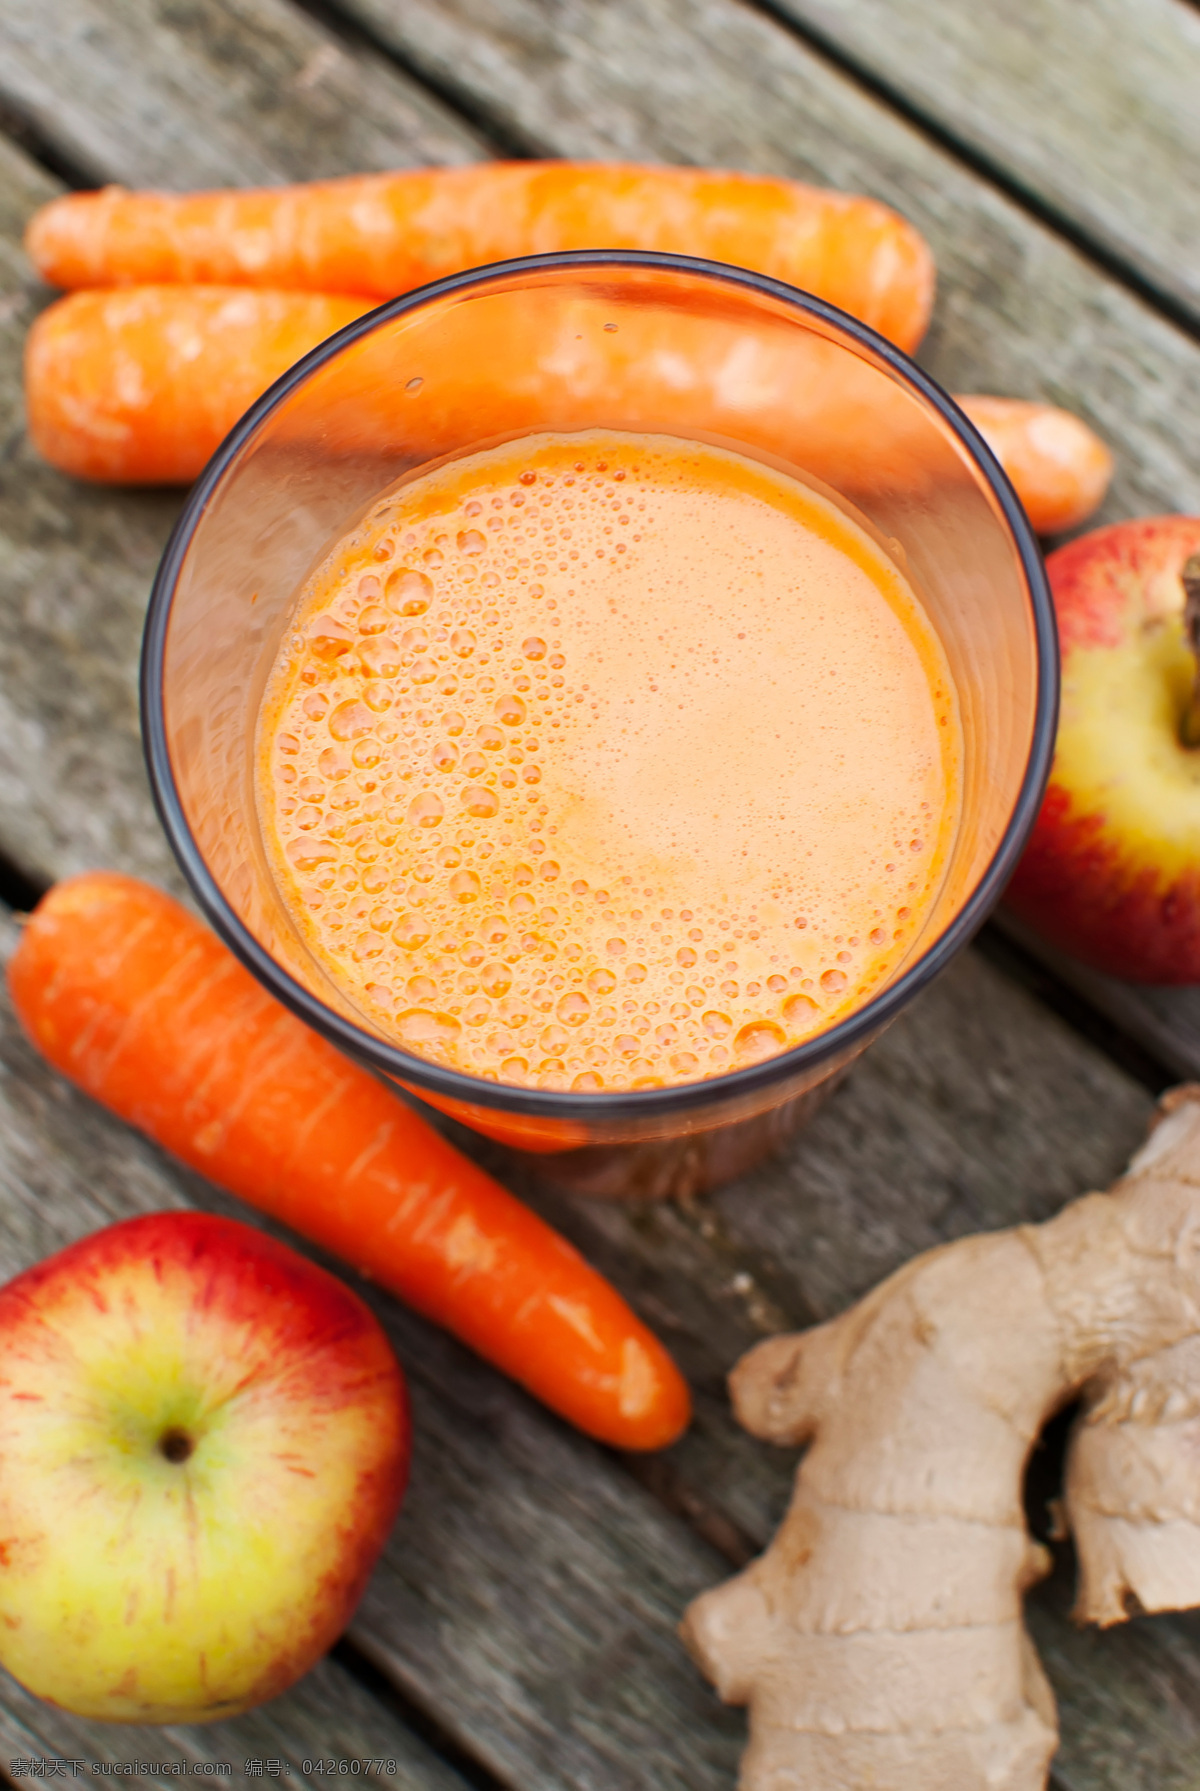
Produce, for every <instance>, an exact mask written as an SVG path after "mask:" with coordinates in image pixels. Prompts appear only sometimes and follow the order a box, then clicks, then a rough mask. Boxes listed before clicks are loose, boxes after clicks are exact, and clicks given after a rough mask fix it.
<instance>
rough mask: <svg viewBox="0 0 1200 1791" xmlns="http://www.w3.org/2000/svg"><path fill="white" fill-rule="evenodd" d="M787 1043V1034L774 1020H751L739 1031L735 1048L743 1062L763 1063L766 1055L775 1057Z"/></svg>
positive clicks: (734, 1042)
mask: <svg viewBox="0 0 1200 1791" xmlns="http://www.w3.org/2000/svg"><path fill="white" fill-rule="evenodd" d="M786 1044H787V1037H786V1035H785V1034H784V1032H783V1030H782V1028H781V1027H778V1026H776V1025H775V1023H774V1021H773V1020H751V1021H750V1023H749V1025H747V1026H743V1027H741V1028H740V1030H739V1031H738V1033H737V1036H736V1037H735V1038H734V1041H733V1048H734V1050H735V1051H736V1052H737V1054H738V1056H739V1057H740V1058H741V1059H742V1061H743V1062H745V1063H761V1062H762V1060H763V1058H764V1057H774V1056H775V1055H776V1054H777V1053H778V1052H780V1051H782V1049H783V1047H784V1046H785V1045H786Z"/></svg>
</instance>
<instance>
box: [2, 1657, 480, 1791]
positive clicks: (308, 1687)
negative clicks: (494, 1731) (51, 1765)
mask: <svg viewBox="0 0 1200 1791" xmlns="http://www.w3.org/2000/svg"><path fill="white" fill-rule="evenodd" d="M0 1757H2V1759H3V1762H4V1763H5V1765H7V1766H8V1768H9V1771H8V1773H6V1775H5V1776H6V1779H7V1778H9V1776H10V1775H11V1771H12V1762H13V1761H15V1760H21V1761H23V1762H26V1771H27V1772H28V1763H29V1762H31V1761H38V1760H43V1761H44V1760H58V1761H60V1762H62V1764H63V1766H64V1767H65V1769H66V1770H65V1774H64V1777H65V1779H66V1780H70V1779H71V1778H72V1777H73V1776H74V1774H73V1772H72V1770H71V1767H70V1762H71V1761H73V1760H82V1761H84V1762H85V1765H84V1767H83V1769H82V1771H81V1773H80V1775H79V1776H80V1777H81V1778H83V1777H84V1776H86V1777H87V1778H88V1779H90V1780H91V1781H92V1783H93V1784H94V1783H95V1778H94V1777H93V1773H92V1768H93V1766H94V1765H102V1764H113V1763H115V1762H118V1761H121V1762H130V1761H150V1762H153V1763H155V1764H162V1763H165V1762H167V1761H179V1762H182V1763H183V1767H184V1771H185V1772H186V1773H189V1774H195V1773H196V1771H197V1770H198V1769H202V1768H203V1766H204V1765H205V1764H209V1765H214V1766H215V1765H217V1764H221V1765H228V1766H232V1768H233V1771H232V1773H231V1774H229V1775H222V1776H221V1777H220V1778H217V1779H216V1780H215V1781H214V1779H213V1778H211V1777H210V1778H209V1779H208V1783H209V1784H212V1783H214V1782H215V1783H217V1784H225V1785H234V1784H236V1785H244V1784H247V1783H249V1782H250V1780H251V1779H252V1778H257V1779H259V1780H261V1783H262V1784H264V1785H268V1784H270V1783H271V1781H272V1775H271V1774H269V1773H268V1772H266V1770H265V1763H266V1762H267V1761H268V1760H271V1761H274V1762H276V1763H277V1764H278V1765H279V1766H280V1768H281V1769H282V1770H281V1771H280V1772H279V1773H277V1774H276V1775H274V1777H275V1782H276V1783H277V1784H281V1785H282V1784H285V1783H286V1784H291V1785H295V1784H297V1783H300V1784H304V1785H311V1786H313V1787H321V1786H326V1787H327V1786H328V1783H329V1779H328V1777H327V1776H326V1775H324V1774H321V1773H319V1772H316V1771H314V1770H312V1769H311V1765H310V1770H309V1771H308V1772H305V1770H304V1765H305V1762H306V1761H308V1762H310V1763H312V1762H315V1761H317V1760H322V1761H326V1762H328V1761H330V1760H332V1761H334V1762H337V1761H339V1760H344V1761H346V1762H347V1764H348V1763H349V1762H350V1761H351V1760H356V1759H357V1760H359V1761H362V1760H368V1759H369V1760H379V1761H386V1762H387V1763H389V1764H390V1763H392V1762H393V1761H394V1762H395V1770H394V1771H393V1772H392V1773H387V1772H385V1771H380V1770H379V1769H378V1768H377V1769H376V1770H375V1771H374V1772H373V1773H371V1774H370V1775H369V1776H360V1778H359V1783H360V1784H369V1785H372V1786H375V1785H379V1786H382V1787H383V1791H399V1788H401V1787H402V1788H403V1791H466V1782H465V1781H464V1780H463V1779H462V1778H461V1777H460V1776H459V1774H458V1773H456V1772H454V1771H452V1769H451V1768H450V1767H449V1766H447V1765H446V1763H445V1762H444V1761H443V1760H441V1759H439V1758H438V1756H437V1755H436V1754H435V1753H433V1751H432V1750H431V1749H430V1748H428V1747H427V1746H426V1745H425V1743H424V1742H423V1741H421V1740H420V1739H419V1738H418V1737H417V1736H416V1735H414V1734H413V1733H412V1731H411V1730H408V1729H405V1728H403V1727H402V1726H401V1725H400V1724H399V1722H398V1721H397V1720H396V1719H395V1718H394V1717H392V1716H391V1715H390V1714H389V1713H388V1711H387V1710H386V1709H385V1708H384V1706H383V1705H382V1704H381V1703H380V1702H379V1701H378V1700H377V1699H375V1698H373V1697H371V1696H370V1694H369V1693H368V1692H366V1691H364V1690H363V1688H362V1687H361V1686H360V1685H359V1684H358V1683H357V1682H356V1681H355V1680H354V1679H353V1678H351V1676H350V1675H349V1674H348V1673H347V1672H346V1671H345V1670H344V1669H343V1668H342V1667H340V1666H338V1665H337V1664H336V1663H335V1662H334V1661H331V1660H323V1661H321V1662H320V1663H319V1664H318V1665H317V1666H316V1667H314V1669H313V1670H312V1672H311V1673H309V1674H308V1675H307V1677H306V1678H304V1679H303V1680H302V1681H301V1682H300V1684H299V1685H297V1686H295V1687H294V1688H293V1689H292V1690H291V1691H289V1692H285V1693H284V1694H283V1696H282V1697H280V1698H276V1699H274V1701H273V1702H272V1703H270V1704H265V1705H263V1706H262V1707H261V1708H259V1709H258V1710H252V1711H249V1712H247V1714H246V1715H245V1716H240V1717H237V1718H236V1719H234V1720H233V1721H228V1722H219V1723H203V1724H199V1723H196V1724H187V1725H184V1724H178V1723H172V1724H169V1725H168V1726H166V1727H164V1728H149V1729H146V1728H137V1727H134V1726H133V1725H132V1724H129V1723H97V1722H89V1721H87V1720H86V1719H84V1718H83V1717H75V1716H71V1715H69V1714H68V1713H67V1712H66V1711H63V1710H54V1709H52V1708H51V1707H50V1705H48V1704H43V1703H42V1702H41V1701H40V1700H39V1699H38V1698H35V1697H32V1696H31V1695H30V1693H29V1692H27V1691H26V1690H25V1689H24V1687H23V1686H20V1685H18V1684H17V1682H16V1680H15V1679H11V1678H10V1677H9V1676H8V1675H7V1674H6V1673H2V1672H0ZM251 1760H259V1761H262V1762H263V1767H264V1769H263V1770H262V1771H260V1772H258V1773H247V1771H246V1767H247V1763H248V1762H249V1761H251ZM335 1770H336V1767H335ZM285 1775H286V1777H285ZM118 1782H121V1781H120V1780H118ZM126 1782H128V1781H126ZM133 1782H135V1783H140V1784H142V1785H145V1784H147V1783H155V1782H157V1783H159V1784H162V1783H168V1784H172V1783H175V1782H176V1781H175V1779H174V1777H173V1776H171V1777H165V1778H162V1779H153V1778H152V1779H147V1778H145V1777H142V1776H141V1775H139V1776H138V1778H137V1779H136V1780H134V1781H133ZM343 1782H347V1780H344V1781H343Z"/></svg>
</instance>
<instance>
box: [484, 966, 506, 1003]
mask: <svg viewBox="0 0 1200 1791" xmlns="http://www.w3.org/2000/svg"><path fill="white" fill-rule="evenodd" d="M479 986H480V988H481V989H482V990H483V992H484V994H485V995H490V996H491V997H492V999H493V1000H498V999H499V997H500V996H501V995H507V994H508V991H509V990H510V989H511V988H512V972H511V971H510V970H509V968H508V965H507V964H500V963H495V964H485V965H484V967H483V969H482V970H481V971H480V973H479Z"/></svg>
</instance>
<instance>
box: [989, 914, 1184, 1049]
mask: <svg viewBox="0 0 1200 1791" xmlns="http://www.w3.org/2000/svg"><path fill="white" fill-rule="evenodd" d="M996 924H997V925H998V926H999V927H1000V929H1001V930H1002V931H1003V932H1004V933H1005V934H1007V936H1008V937H1009V938H1010V939H1012V940H1013V941H1014V942H1015V943H1016V944H1017V945H1019V946H1020V947H1021V949H1022V951H1026V952H1028V953H1029V954H1030V956H1031V957H1034V958H1036V959H1037V960H1038V962H1039V963H1042V964H1044V965H1045V966H1046V968H1047V969H1048V970H1049V971H1050V972H1051V973H1052V974H1053V975H1054V976H1055V977H1056V978H1057V979H1058V981H1059V982H1062V983H1065V984H1066V985H1067V987H1068V988H1070V989H1074V990H1075V992H1076V993H1077V994H1078V995H1082V996H1083V998H1084V1000H1085V1001H1087V1002H1088V1003H1089V1004H1090V1005H1091V1006H1092V1007H1094V1008H1096V1009H1097V1011H1098V1012H1099V1013H1102V1014H1105V1015H1106V1016H1107V1017H1108V1018H1109V1019H1110V1020H1112V1021H1113V1023H1114V1024H1115V1025H1116V1026H1118V1027H1120V1029H1121V1031H1122V1032H1125V1033H1127V1034H1128V1035H1129V1037H1130V1038H1133V1039H1136V1040H1137V1042H1138V1044H1139V1045H1141V1046H1142V1047H1143V1049H1144V1050H1145V1051H1147V1052H1149V1054H1150V1056H1151V1057H1153V1058H1155V1059H1156V1060H1157V1061H1158V1062H1159V1063H1161V1064H1162V1065H1163V1067H1164V1069H1166V1070H1169V1071H1170V1072H1171V1074H1172V1075H1175V1076H1178V1077H1180V1078H1181V1079H1184V1080H1195V1079H1197V1078H1200V988H1195V987H1189V986H1180V987H1178V988H1175V987H1170V986H1168V985H1163V986H1153V985H1151V984H1148V983H1126V982H1121V981H1120V980H1119V978H1117V977H1115V976H1105V975H1103V974H1102V972H1100V971H1099V970H1091V969H1089V967H1088V966H1087V965H1086V964H1081V963H1080V962H1079V960H1078V959H1077V958H1071V957H1068V956H1067V954H1066V953H1065V952H1060V951H1056V950H1055V949H1054V947H1053V946H1050V945H1047V944H1046V943H1045V941H1044V940H1042V939H1040V938H1039V937H1038V935H1037V934H1036V933H1035V932H1034V931H1033V929H1032V928H1031V927H1028V926H1026V925H1025V923H1024V922H1023V921H1019V920H1018V919H1017V918H1016V916H1015V915H1012V914H1009V913H1008V911H1007V910H1006V909H1004V908H1001V909H1000V910H999V912H998V914H997V916H996Z"/></svg>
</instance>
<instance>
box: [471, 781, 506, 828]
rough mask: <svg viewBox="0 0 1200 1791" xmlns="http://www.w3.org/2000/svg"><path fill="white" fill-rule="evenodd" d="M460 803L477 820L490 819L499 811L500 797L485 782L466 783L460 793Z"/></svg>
mask: <svg viewBox="0 0 1200 1791" xmlns="http://www.w3.org/2000/svg"><path fill="white" fill-rule="evenodd" d="M462 805H463V807H464V808H465V809H466V811H467V813H468V814H469V815H474V817H475V819H476V820H477V821H490V820H491V818H492V816H493V815H497V814H499V812H500V798H499V797H498V796H497V794H496V792H495V791H494V790H489V789H488V787H487V785H486V784H468V785H467V787H466V789H465V790H464V791H463V793H462Z"/></svg>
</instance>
